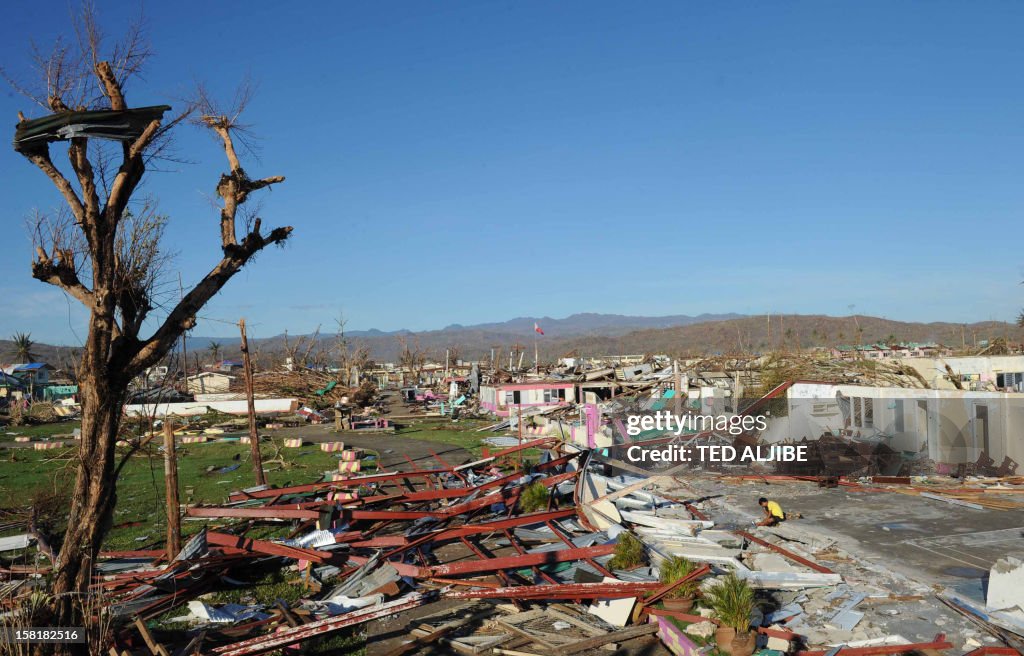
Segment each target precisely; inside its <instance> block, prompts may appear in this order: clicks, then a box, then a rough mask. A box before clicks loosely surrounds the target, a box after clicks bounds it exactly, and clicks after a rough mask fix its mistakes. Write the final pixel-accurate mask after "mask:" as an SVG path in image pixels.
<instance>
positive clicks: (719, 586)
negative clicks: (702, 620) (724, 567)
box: [704, 572, 754, 633]
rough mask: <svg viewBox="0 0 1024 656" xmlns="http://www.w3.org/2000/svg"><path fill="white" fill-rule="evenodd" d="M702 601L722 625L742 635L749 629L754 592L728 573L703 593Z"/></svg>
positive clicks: (733, 573)
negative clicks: (709, 607) (713, 612)
mask: <svg viewBox="0 0 1024 656" xmlns="http://www.w3.org/2000/svg"><path fill="white" fill-rule="evenodd" d="M704 600H705V601H706V602H707V603H708V605H709V606H711V610H713V611H715V616H716V617H717V618H718V620H719V621H720V622H721V623H722V625H723V626H727V627H730V628H733V629H736V631H737V633H743V632H745V631H747V630H748V629H749V628H750V614H751V613H752V612H753V611H754V590H753V588H751V587H750V584H749V583H747V582H746V581H744V580H743V579H741V578H740V577H738V576H736V574H735V572H730V573H729V574H728V575H727V576H724V577H722V578H721V579H719V580H718V581H717V582H716V583H715V585H714V586H712V587H710V588H708V589H707V590H706V591H705V592H704Z"/></svg>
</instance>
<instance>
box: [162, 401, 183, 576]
mask: <svg viewBox="0 0 1024 656" xmlns="http://www.w3.org/2000/svg"><path fill="white" fill-rule="evenodd" d="M164 487H166V489H167V560H174V559H175V557H177V555H178V553H180V552H181V514H180V513H181V503H180V501H179V500H178V455H177V453H176V452H175V447H174V426H173V425H172V424H171V418H170V416H168V415H165V416H164Z"/></svg>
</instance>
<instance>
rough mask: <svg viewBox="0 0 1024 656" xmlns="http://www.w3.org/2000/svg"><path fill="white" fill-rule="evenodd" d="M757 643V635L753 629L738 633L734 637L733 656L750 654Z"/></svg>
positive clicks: (748, 655)
mask: <svg viewBox="0 0 1024 656" xmlns="http://www.w3.org/2000/svg"><path fill="white" fill-rule="evenodd" d="M756 645H757V635H756V634H755V633H754V632H753V631H745V632H743V633H737V634H736V637H735V638H733V639H732V651H731V652H730V653H731V654H732V656H750V655H751V654H753V653H754V647H755V646H756Z"/></svg>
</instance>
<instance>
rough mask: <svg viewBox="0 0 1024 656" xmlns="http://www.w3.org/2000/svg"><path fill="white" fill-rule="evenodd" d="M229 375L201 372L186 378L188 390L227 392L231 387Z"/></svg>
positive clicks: (207, 392)
mask: <svg viewBox="0 0 1024 656" xmlns="http://www.w3.org/2000/svg"><path fill="white" fill-rule="evenodd" d="M231 380H232V377H231V376H223V375H221V374H213V373H211V374H201V375H199V376H193V377H191V378H189V379H188V391H189V392H191V393H192V394H216V393H221V392H227V391H228V390H229V389H230V387H231Z"/></svg>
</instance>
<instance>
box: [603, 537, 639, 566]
mask: <svg viewBox="0 0 1024 656" xmlns="http://www.w3.org/2000/svg"><path fill="white" fill-rule="evenodd" d="M645 562H647V554H646V552H645V551H644V543H643V542H641V541H640V540H638V539H637V538H636V536H634V535H633V534H632V533H620V534H619V541H618V542H617V543H616V544H615V553H614V554H613V555H612V559H611V560H610V561H608V568H609V569H613V570H614V569H633V568H634V567H639V566H640V565H643V564H644V563H645Z"/></svg>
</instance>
